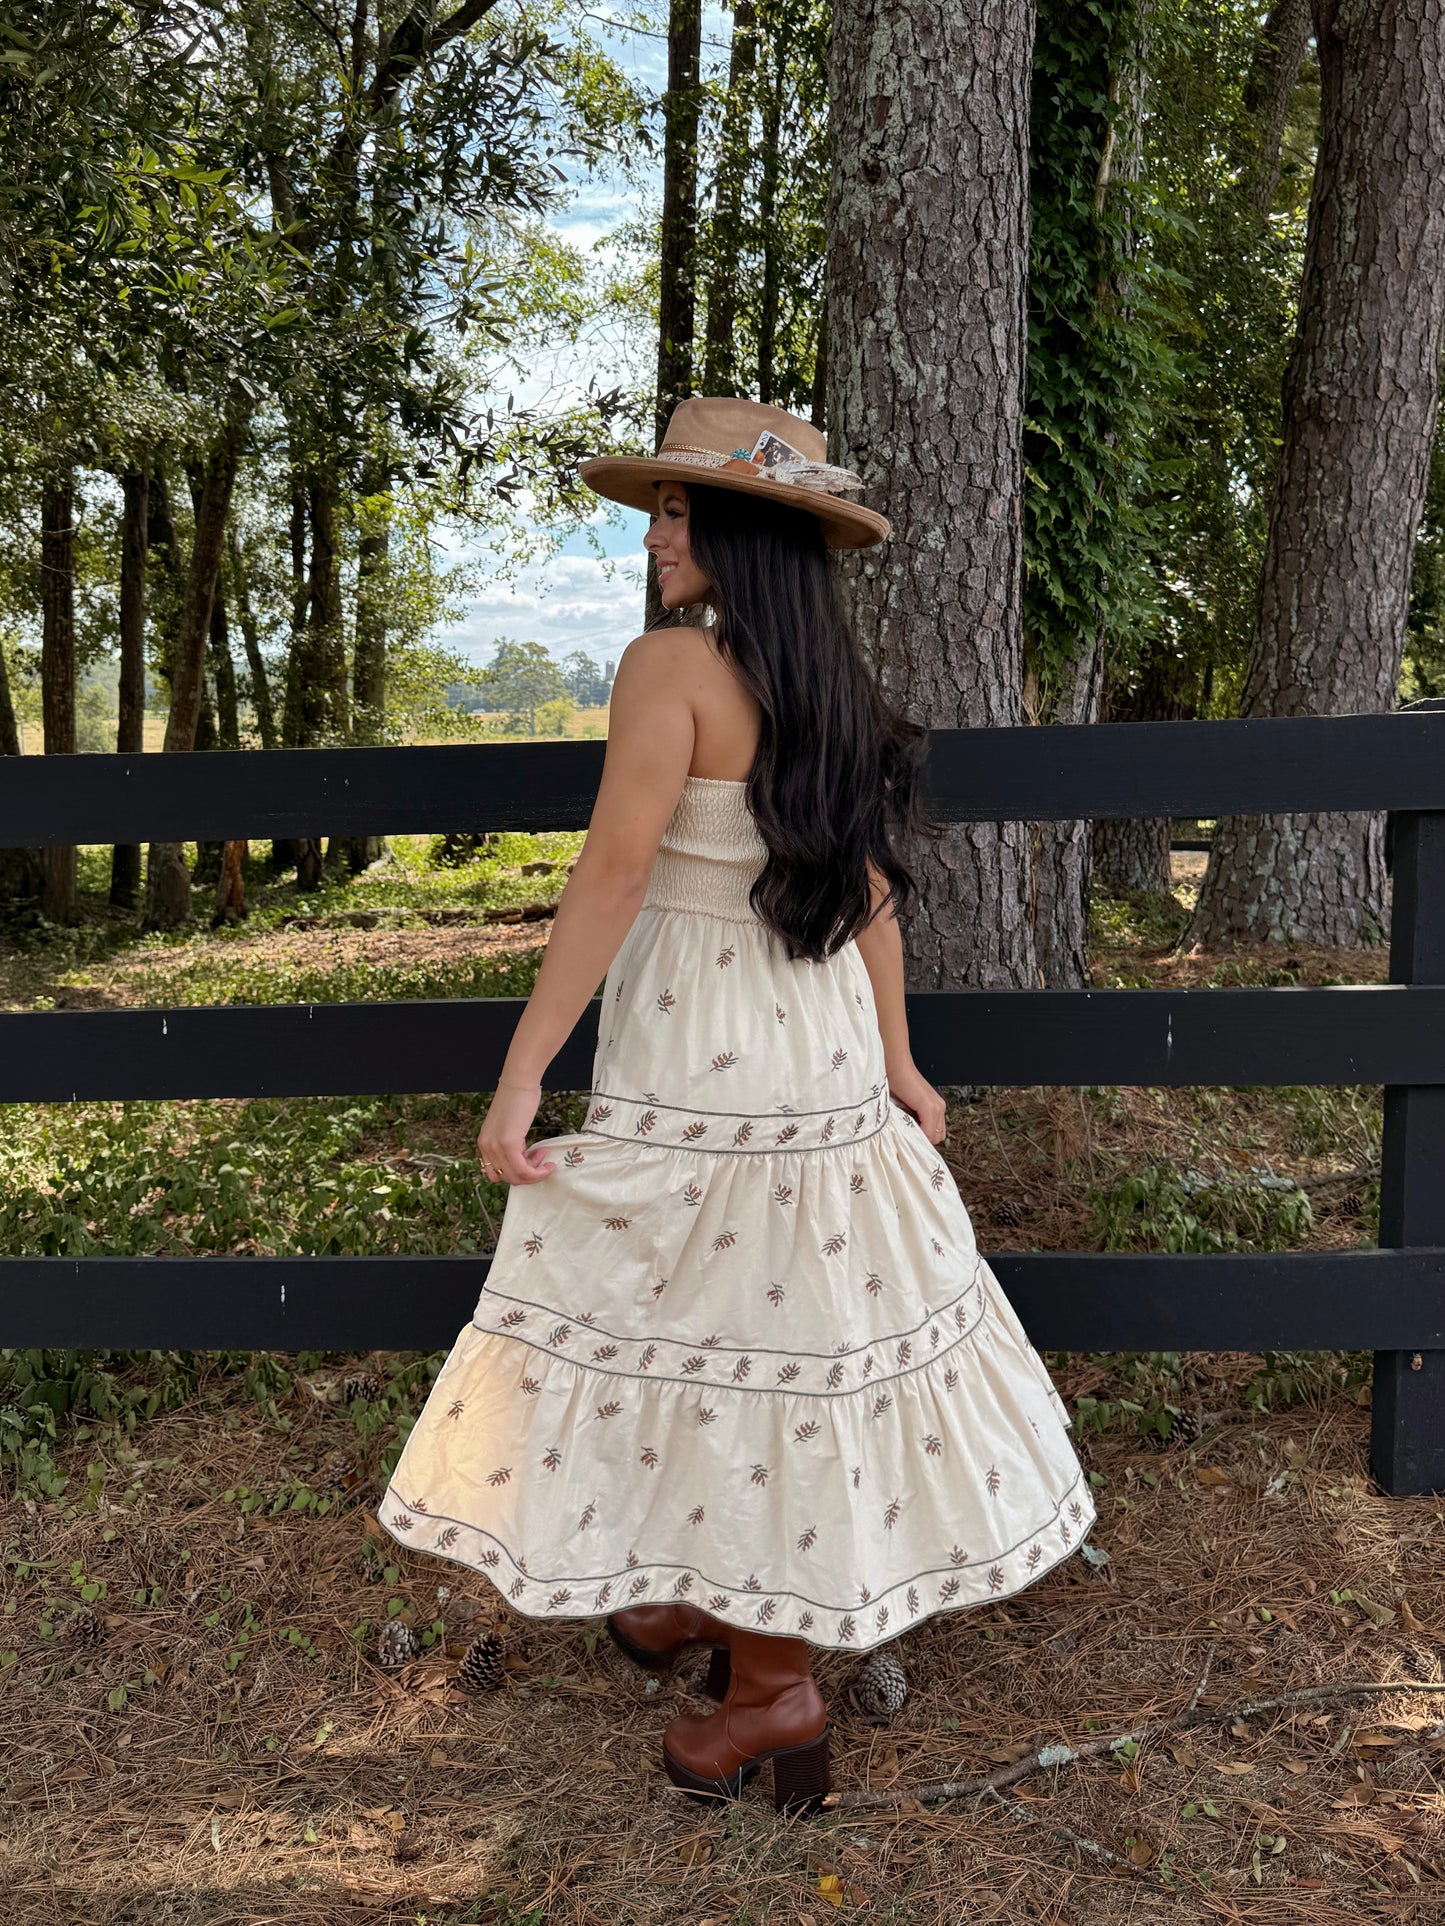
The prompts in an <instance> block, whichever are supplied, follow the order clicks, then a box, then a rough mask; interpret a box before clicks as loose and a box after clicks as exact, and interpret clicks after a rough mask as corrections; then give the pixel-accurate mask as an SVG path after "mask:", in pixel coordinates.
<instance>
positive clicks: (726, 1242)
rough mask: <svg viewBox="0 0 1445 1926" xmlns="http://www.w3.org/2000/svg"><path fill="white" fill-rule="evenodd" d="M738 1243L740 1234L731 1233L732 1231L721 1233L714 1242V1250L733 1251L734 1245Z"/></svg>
mask: <svg viewBox="0 0 1445 1926" xmlns="http://www.w3.org/2000/svg"><path fill="white" fill-rule="evenodd" d="M737 1241H738V1234H737V1232H736V1231H730V1230H726V1231H719V1232H718V1234H717V1236H716V1237H715V1238H714V1239H713V1240H712V1248H713V1249H714V1250H715V1251H727V1250H731V1249H732V1247H733V1245H734V1244H736V1243H737Z"/></svg>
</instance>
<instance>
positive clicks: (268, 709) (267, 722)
mask: <svg viewBox="0 0 1445 1926" xmlns="http://www.w3.org/2000/svg"><path fill="white" fill-rule="evenodd" d="M226 549H227V558H228V560H229V563H230V578H231V595H232V600H233V601H234V603H235V608H236V620H237V621H238V622H239V623H240V625H241V640H242V642H243V644H244V646H245V650H246V672H247V675H248V677H249V678H250V685H251V713H252V715H253V716H254V717H255V718H256V733H257V735H258V736H260V738H261V747H262V748H263V749H274V748H275V747H276V713H275V710H274V709H273V708H272V706H271V679H270V677H269V676H268V674H267V673H266V658H265V657H264V656H263V655H262V653H261V630H260V626H259V624H258V623H257V621H256V611H255V609H254V608H253V607H252V605H251V587H250V583H249V582H248V580H247V578H246V563H245V558H244V557H243V556H242V554H241V544H240V542H239V541H238V540H237V537H236V530H235V527H234V525H231V526H228V528H227V531H226Z"/></svg>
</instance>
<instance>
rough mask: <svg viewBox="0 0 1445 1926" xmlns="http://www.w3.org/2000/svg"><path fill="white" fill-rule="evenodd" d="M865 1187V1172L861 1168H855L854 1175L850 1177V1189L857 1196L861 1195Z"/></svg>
mask: <svg viewBox="0 0 1445 1926" xmlns="http://www.w3.org/2000/svg"><path fill="white" fill-rule="evenodd" d="M864 1187H865V1186H864V1183H863V1173H862V1171H861V1170H855V1171H854V1172H853V1175H852V1176H851V1177H850V1178H849V1179H848V1188H849V1190H851V1191H852V1193H853V1195H854V1196H855V1197H857V1196H859V1195H861V1193H862V1191H863V1189H864Z"/></svg>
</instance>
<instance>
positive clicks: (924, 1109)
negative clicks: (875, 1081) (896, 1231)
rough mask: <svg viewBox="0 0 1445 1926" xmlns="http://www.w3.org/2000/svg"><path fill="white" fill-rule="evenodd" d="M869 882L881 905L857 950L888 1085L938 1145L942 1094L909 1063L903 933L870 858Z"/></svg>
mask: <svg viewBox="0 0 1445 1926" xmlns="http://www.w3.org/2000/svg"><path fill="white" fill-rule="evenodd" d="M868 881H869V884H870V886H871V890H872V901H873V907H874V908H875V909H877V907H878V905H879V904H880V903H882V904H883V908H881V909H879V910H878V914H877V915H876V916H875V917H874V918H873V920H872V922H871V923H870V924H869V925H868V927H867V929H865V930H864V931H863V932H862V934H861V935H860V936H859V937H858V938H857V943H858V953H859V955H860V956H861V957H862V958H863V962H864V965H865V967H866V968H867V971H868V978H869V981H870V982H871V983H872V985H873V1001H874V1003H875V1005H876V1006H877V1010H878V1034H879V1035H880V1036H881V1037H882V1039H883V1064H884V1068H885V1070H886V1071H887V1074H888V1088H889V1090H890V1091H891V1092H892V1094H893V1095H894V1096H895V1097H896V1098H897V1099H898V1101H899V1103H901V1104H902V1105H903V1107H904V1109H905V1110H907V1111H909V1112H910V1113H911V1114H912V1115H913V1116H914V1117H916V1118H917V1119H918V1122H919V1123H920V1125H921V1126H922V1127H923V1131H924V1134H925V1135H926V1136H927V1138H928V1140H929V1142H930V1143H935V1144H937V1143H942V1141H943V1138H944V1130H945V1116H946V1111H945V1106H944V1102H943V1099H942V1097H941V1096H939V1094H938V1092H937V1091H936V1090H935V1089H934V1087H933V1085H932V1084H931V1083H929V1082H928V1081H927V1079H926V1078H925V1077H924V1076H923V1074H922V1073H921V1072H920V1070H919V1069H918V1067H917V1065H916V1064H915V1063H914V1061H913V1048H912V1045H911V1044H910V1042H909V1040H908V1012H907V1007H906V1005H905V1003H904V995H903V937H902V935H901V933H900V931H899V928H898V919H897V918H896V917H895V916H894V914H893V905H892V903H891V902H888V901H887V900H886V899H887V896H888V885H887V882H886V881H885V879H884V877H883V873H882V871H881V870H879V869H878V868H876V866H875V865H874V864H873V863H872V862H870V863H869V865H868Z"/></svg>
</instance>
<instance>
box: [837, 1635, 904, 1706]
mask: <svg viewBox="0 0 1445 1926" xmlns="http://www.w3.org/2000/svg"><path fill="white" fill-rule="evenodd" d="M907 1697H908V1680H907V1679H906V1678H905V1677H904V1673H903V1667H902V1666H901V1665H900V1664H899V1663H898V1660H897V1659H896V1658H895V1657H894V1655H893V1653H892V1652H891V1651H890V1650H889V1648H888V1647H887V1646H886V1645H885V1646H884V1647H883V1649H882V1650H881V1651H878V1652H870V1653H869V1654H868V1656H867V1658H865V1659H864V1661H863V1663H862V1664H861V1665H860V1666H859V1667H858V1670H857V1671H856V1672H855V1673H854V1674H853V1676H852V1678H851V1679H850V1680H849V1681H848V1701H849V1703H850V1704H851V1706H852V1707H853V1710H854V1711H855V1712H860V1713H861V1714H862V1715H863V1717H864V1718H865V1719H877V1720H880V1721H883V1722H886V1721H887V1720H889V1719H892V1718H895V1717H896V1716H897V1715H898V1713H899V1712H900V1711H901V1710H902V1709H903V1701H904V1700H905V1699H906V1698H907Z"/></svg>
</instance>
